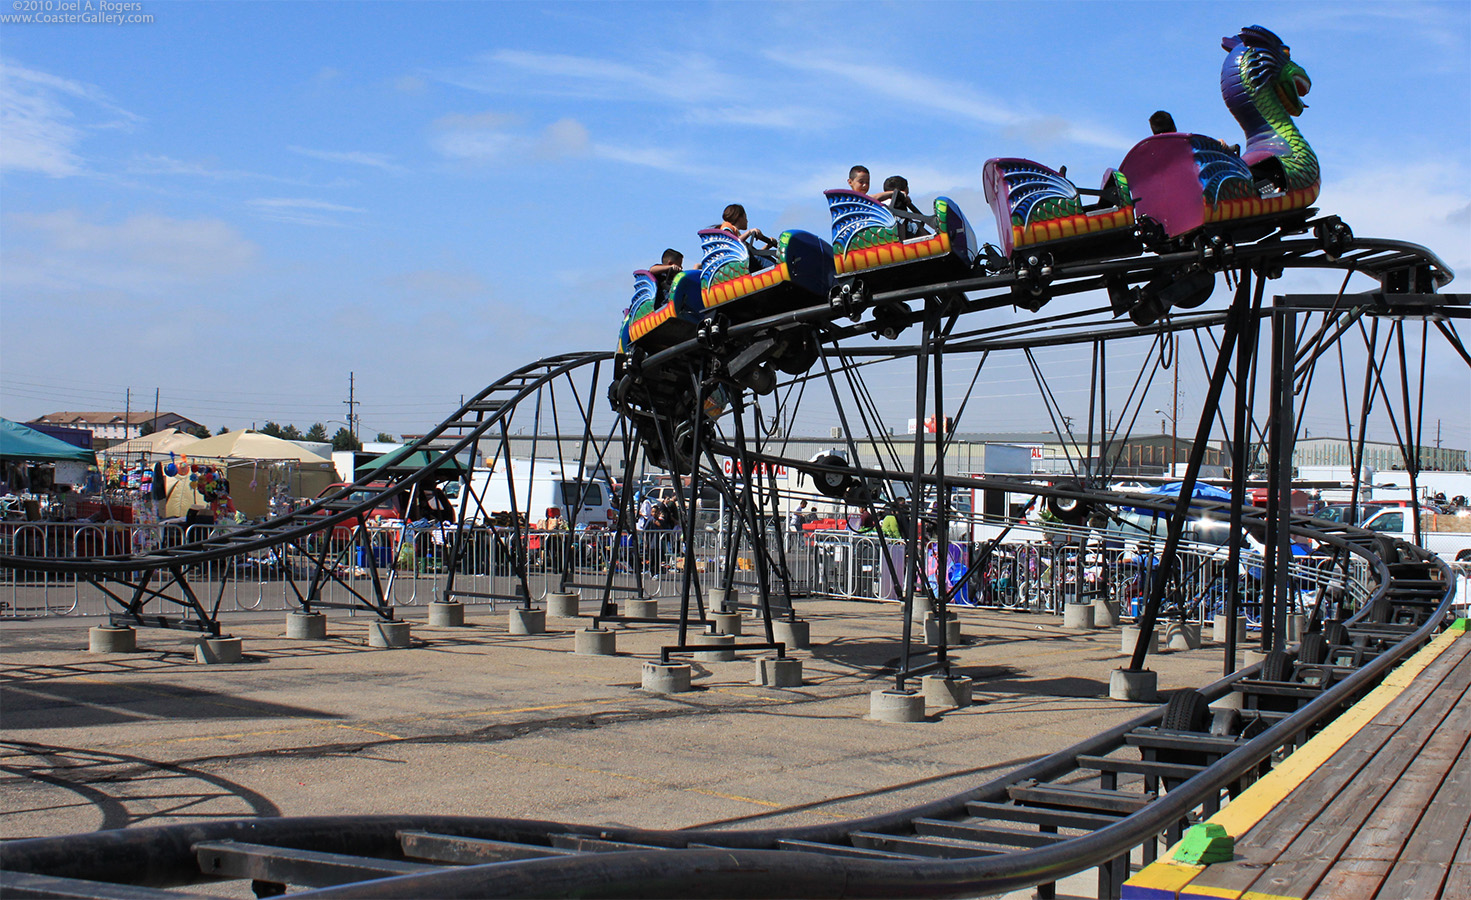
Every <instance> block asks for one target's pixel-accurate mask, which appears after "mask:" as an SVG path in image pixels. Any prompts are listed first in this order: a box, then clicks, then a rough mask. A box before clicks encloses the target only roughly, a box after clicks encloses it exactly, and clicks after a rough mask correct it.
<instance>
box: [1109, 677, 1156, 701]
mask: <svg viewBox="0 0 1471 900" xmlns="http://www.w3.org/2000/svg"><path fill="white" fill-rule="evenodd" d="M1158 688H1159V675H1158V674H1157V673H1155V672H1153V671H1151V670H1149V669H1140V670H1139V671H1137V672H1136V671H1133V670H1131V669H1114V670H1113V674H1112V675H1111V676H1109V679H1108V696H1109V697H1110V698H1111V699H1114V700H1124V701H1126V702H1129V703H1154V702H1155V701H1156V700H1158V696H1157V694H1156V691H1157V689H1158Z"/></svg>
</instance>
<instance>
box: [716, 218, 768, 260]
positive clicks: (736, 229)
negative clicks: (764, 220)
mask: <svg viewBox="0 0 1471 900" xmlns="http://www.w3.org/2000/svg"><path fill="white" fill-rule="evenodd" d="M750 224H751V223H750V221H749V220H747V218H746V208H745V207H744V206H742V205H740V204H739V203H732V204H731V205H729V206H727V207H726V208H725V212H723V213H721V215H720V224H719V225H717V226H715V227H716V228H719V229H720V230H721V231H728V232H730V233H731V234H733V235H735V236H736V237H738V238H740V239H741V241H743V242H744V243H745V245H746V247H747V248H749V249H750V253H751V271H752V272H755V271H758V270H760V269H764V268H766V267H767V266H770V265H773V263H774V255H773V254H772V253H771V252H770V251H771V248H772V247H775V246H776V241H773V240H772V239H771V238H769V237H767V236H766V235H765V234H762V233H761V229H759V228H748V227H746V226H748V225H750ZM756 241H760V242H761V243H762V245H763V247H764V248H765V249H760V248H758V247H757V246H756V244H755V242H756Z"/></svg>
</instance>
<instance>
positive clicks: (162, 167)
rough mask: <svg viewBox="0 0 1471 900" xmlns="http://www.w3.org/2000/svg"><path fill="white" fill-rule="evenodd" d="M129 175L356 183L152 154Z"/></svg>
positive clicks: (135, 162)
mask: <svg viewBox="0 0 1471 900" xmlns="http://www.w3.org/2000/svg"><path fill="white" fill-rule="evenodd" d="M128 172H129V173H130V174H133V175H185V176H189V177H193V178H208V179H210V180H212V181H265V182H269V183H271V184H286V185H293V186H296V187H318V188H321V187H327V188H338V187H351V186H352V185H354V184H356V182H354V181H352V180H350V179H346V178H336V179H333V180H332V181H328V182H316V181H313V180H311V179H309V178H286V177H283V176H280V175H267V174H265V173H264V172H250V171H246V170H244V169H223V168H220V167H218V166H216V165H214V164H213V163H212V162H206V161H201V160H184V159H175V158H174V157H172V156H161V155H158V154H153V153H140V154H137V155H136V156H134V157H133V158H132V159H131V160H130V161H129V162H128Z"/></svg>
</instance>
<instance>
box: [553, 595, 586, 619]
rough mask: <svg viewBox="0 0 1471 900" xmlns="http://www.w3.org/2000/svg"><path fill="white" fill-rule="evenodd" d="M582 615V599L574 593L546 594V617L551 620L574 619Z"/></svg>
mask: <svg viewBox="0 0 1471 900" xmlns="http://www.w3.org/2000/svg"><path fill="white" fill-rule="evenodd" d="M580 615H582V597H581V595H579V594H578V593H576V592H575V591H550V592H548V593H547V617H548V618H552V619H575V618H577V617H578V616H580Z"/></svg>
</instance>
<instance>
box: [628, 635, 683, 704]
mask: <svg viewBox="0 0 1471 900" xmlns="http://www.w3.org/2000/svg"><path fill="white" fill-rule="evenodd" d="M611 633H612V632H609V634H611ZM643 689H644V690H646V691H653V692H654V693H656V694H682V693H684V692H685V691H688V690H690V667H689V665H687V664H685V663H661V662H645V663H644V678H643Z"/></svg>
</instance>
